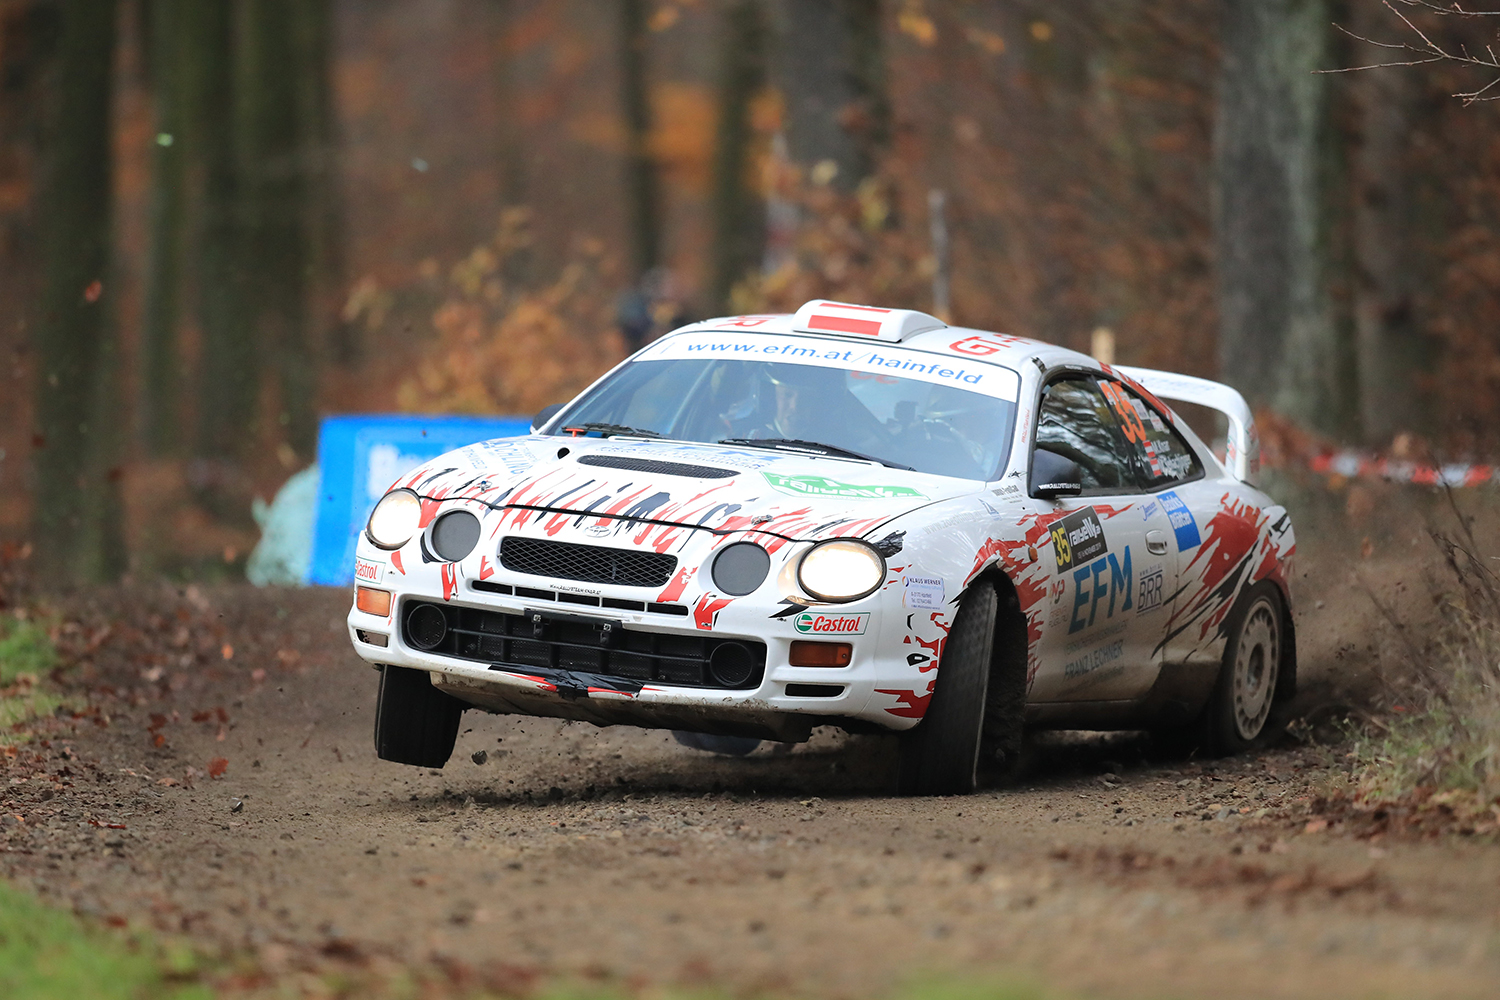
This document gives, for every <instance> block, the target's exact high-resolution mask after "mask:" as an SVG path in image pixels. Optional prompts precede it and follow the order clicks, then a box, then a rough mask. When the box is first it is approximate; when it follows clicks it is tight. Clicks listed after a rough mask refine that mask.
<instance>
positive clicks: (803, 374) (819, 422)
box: [743, 364, 885, 450]
mask: <svg viewBox="0 0 1500 1000" xmlns="http://www.w3.org/2000/svg"><path fill="white" fill-rule="evenodd" d="M757 381H758V382H759V386H758V395H759V406H758V407H757V408H756V409H757V416H758V417H759V418H760V419H761V421H762V422H761V423H760V425H759V426H756V427H753V428H751V429H750V430H749V431H748V432H746V433H745V434H744V435H743V436H744V437H750V438H783V439H786V440H792V441H817V442H821V443H824V444H831V445H837V446H840V447H845V448H855V449H860V450H863V449H878V448H880V446H881V444H882V443H883V442H882V439H883V438H884V437H885V435H883V434H881V433H880V431H881V428H880V424H879V422H878V421H877V420H876V419H875V417H874V415H872V414H871V413H870V411H869V410H867V409H866V408H865V407H864V405H863V404H861V403H860V401H859V400H858V399H857V398H856V397H855V396H854V394H853V393H851V392H850V391H849V387H848V384H847V373H846V372H845V371H844V370H843V369H839V368H815V367H812V366H811V365H792V364H767V365H766V366H765V367H764V368H763V369H762V370H761V372H760V375H759V377H758V379H757Z"/></svg>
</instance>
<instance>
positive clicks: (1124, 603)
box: [1068, 545, 1135, 635]
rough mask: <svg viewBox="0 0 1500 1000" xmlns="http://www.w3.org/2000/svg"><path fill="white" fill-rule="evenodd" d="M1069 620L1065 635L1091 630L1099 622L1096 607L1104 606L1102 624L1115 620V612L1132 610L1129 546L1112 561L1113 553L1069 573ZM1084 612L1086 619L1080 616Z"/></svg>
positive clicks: (1133, 576)
mask: <svg viewBox="0 0 1500 1000" xmlns="http://www.w3.org/2000/svg"><path fill="white" fill-rule="evenodd" d="M1073 585H1074V587H1075V588H1076V589H1075V591H1074V593H1073V617H1072V618H1071V619H1069V621H1068V634H1069V635H1072V634H1073V633H1074V632H1081V631H1083V630H1084V629H1086V628H1092V627H1093V625H1094V622H1095V621H1097V620H1099V617H1100V616H1099V609H1100V605H1103V606H1104V616H1103V617H1104V620H1106V621H1108V620H1109V619H1111V618H1113V617H1114V616H1115V612H1116V611H1117V610H1118V611H1121V612H1124V611H1129V610H1130V609H1131V608H1133V607H1135V593H1134V591H1135V575H1134V573H1133V572H1132V570H1131V565H1130V546H1128V545H1127V546H1125V551H1124V553H1123V554H1122V555H1121V556H1119V557H1118V558H1117V557H1116V554H1115V553H1113V552H1110V553H1107V554H1106V555H1105V556H1104V558H1102V559H1095V560H1094V561H1093V562H1091V563H1089V564H1088V565H1087V566H1083V567H1081V568H1079V569H1076V570H1074V571H1073ZM1085 608H1087V609H1088V617H1087V618H1085V617H1084V616H1083V612H1084V609H1085Z"/></svg>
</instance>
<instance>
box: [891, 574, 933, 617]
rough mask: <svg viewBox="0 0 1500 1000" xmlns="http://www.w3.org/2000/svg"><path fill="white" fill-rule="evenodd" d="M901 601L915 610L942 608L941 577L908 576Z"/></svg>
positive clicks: (905, 579)
mask: <svg viewBox="0 0 1500 1000" xmlns="http://www.w3.org/2000/svg"><path fill="white" fill-rule="evenodd" d="M902 579H903V580H904V581H905V592H904V593H903V594H902V595H901V603H902V604H904V605H905V606H906V607H908V608H912V609H913V610H916V611H941V610H943V578H942V577H940V576H908V577H903V578H902Z"/></svg>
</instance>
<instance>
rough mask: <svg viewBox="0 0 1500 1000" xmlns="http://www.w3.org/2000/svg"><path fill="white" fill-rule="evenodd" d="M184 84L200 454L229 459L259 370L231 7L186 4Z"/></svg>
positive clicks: (251, 416)
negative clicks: (196, 212) (188, 104)
mask: <svg viewBox="0 0 1500 1000" xmlns="http://www.w3.org/2000/svg"><path fill="white" fill-rule="evenodd" d="M186 8H187V9H186V10H185V11H184V18H185V25H184V32H185V33H186V34H187V35H188V37H189V38H191V39H192V41H191V42H189V43H186V44H184V51H185V52H186V53H188V54H189V56H190V60H191V61H190V63H189V65H188V67H186V68H185V71H184V75H185V77H187V78H189V79H191V80H192V81H193V85H192V87H191V88H190V91H191V92H192V93H193V94H194V95H195V101H194V104H193V113H192V115H191V116H190V118H189V121H188V127H189V129H190V133H189V142H190V144H191V145H190V148H191V149H192V151H193V158H194V161H195V166H196V168H197V170H198V171H199V172H200V173H201V178H202V180H201V183H202V202H201V212H200V219H199V224H198V228H197V232H196V234H195V243H196V246H197V272H198V273H197V277H198V281H197V290H198V324H199V328H200V331H201V336H202V349H201V353H200V362H199V372H198V379H199V381H198V407H197V410H198V441H197V452H198V454H199V456H201V457H203V458H214V459H227V458H232V457H234V456H236V455H237V454H239V453H240V451H241V449H242V448H243V447H244V444H245V441H246V439H247V438H248V436H249V433H250V431H251V430H252V427H253V424H254V422H255V409H256V402H257V400H258V396H259V367H258V365H257V352H256V349H255V342H254V340H253V338H252V334H251V329H250V324H249V322H248V319H247V316H246V310H245V309H244V308H242V305H241V303H242V302H243V301H244V298H245V278H244V273H243V271H242V269H241V266H240V231H241V220H240V218H239V211H238V208H239V193H240V176H239V169H238V166H237V164H236V160H235V141H234V140H235V118H236V114H235V106H236V101H235V96H236V89H237V88H236V87H235V72H234V63H235V59H234V54H235V44H234V39H235V24H234V20H235V19H234V10H233V8H232V7H231V5H230V4H228V3H197V2H192V3H188V4H186Z"/></svg>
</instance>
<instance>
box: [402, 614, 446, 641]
mask: <svg viewBox="0 0 1500 1000" xmlns="http://www.w3.org/2000/svg"><path fill="white" fill-rule="evenodd" d="M447 637H448V619H447V617H446V616H445V615H444V614H443V609H442V608H440V607H438V606H437V605H435V604H418V605H416V606H414V607H413V608H412V609H411V610H410V611H408V612H407V613H406V641H407V642H409V643H411V644H412V645H413V646H415V647H417V648H418V649H437V648H438V646H439V645H441V644H442V641H443V640H444V639H446V638H447Z"/></svg>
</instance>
